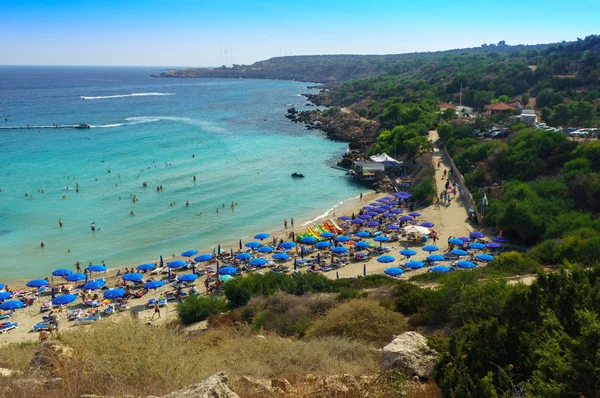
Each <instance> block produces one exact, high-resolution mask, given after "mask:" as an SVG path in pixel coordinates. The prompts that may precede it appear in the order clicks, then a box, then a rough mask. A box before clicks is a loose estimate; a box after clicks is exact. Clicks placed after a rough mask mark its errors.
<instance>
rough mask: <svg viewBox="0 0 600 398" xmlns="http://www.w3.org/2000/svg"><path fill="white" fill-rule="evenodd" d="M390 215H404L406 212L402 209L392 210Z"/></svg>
mask: <svg viewBox="0 0 600 398" xmlns="http://www.w3.org/2000/svg"><path fill="white" fill-rule="evenodd" d="M390 213H394V214H402V213H404V211H403V210H402V209H392V210H390Z"/></svg>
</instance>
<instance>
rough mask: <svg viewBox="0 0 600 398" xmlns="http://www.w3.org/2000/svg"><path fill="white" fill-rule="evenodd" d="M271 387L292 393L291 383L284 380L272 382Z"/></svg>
mask: <svg viewBox="0 0 600 398" xmlns="http://www.w3.org/2000/svg"><path fill="white" fill-rule="evenodd" d="M271 387H273V388H280V389H281V390H283V391H285V392H290V391H292V385H291V384H290V382H289V381H287V380H286V379H283V378H280V379H273V380H271Z"/></svg>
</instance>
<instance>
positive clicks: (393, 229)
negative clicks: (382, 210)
mask: <svg viewBox="0 0 600 398" xmlns="http://www.w3.org/2000/svg"><path fill="white" fill-rule="evenodd" d="M385 228H386V229H389V230H390V231H397V230H399V229H400V226H399V225H398V224H390V225H387V226H386V227H385Z"/></svg>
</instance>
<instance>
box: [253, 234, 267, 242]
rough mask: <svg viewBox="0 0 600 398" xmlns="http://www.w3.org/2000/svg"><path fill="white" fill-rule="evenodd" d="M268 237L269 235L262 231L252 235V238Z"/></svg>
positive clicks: (261, 238)
mask: <svg viewBox="0 0 600 398" xmlns="http://www.w3.org/2000/svg"><path fill="white" fill-rule="evenodd" d="M268 237H269V234H266V233H264V232H263V233H261V234H256V235H254V239H258V240H263V239H267V238H268Z"/></svg>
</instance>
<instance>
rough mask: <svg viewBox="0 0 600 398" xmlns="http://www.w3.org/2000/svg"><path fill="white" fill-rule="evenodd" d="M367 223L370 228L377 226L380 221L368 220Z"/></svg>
mask: <svg viewBox="0 0 600 398" xmlns="http://www.w3.org/2000/svg"><path fill="white" fill-rule="evenodd" d="M365 225H366V226H367V227H369V228H375V227H377V226H379V221H367V223H366V224H365Z"/></svg>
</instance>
